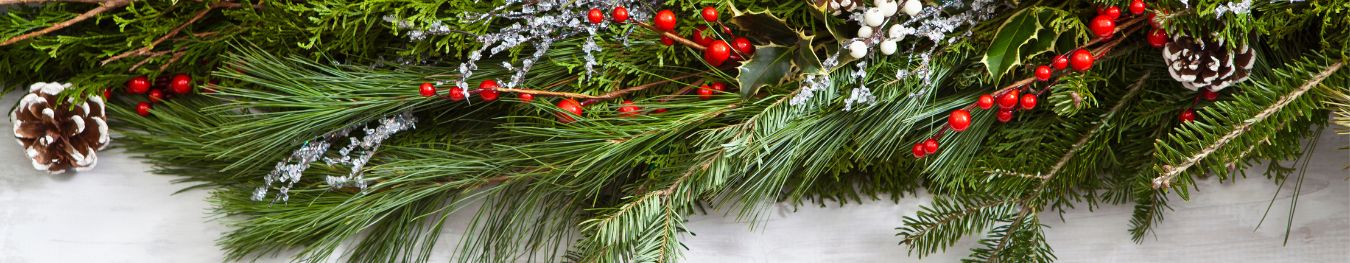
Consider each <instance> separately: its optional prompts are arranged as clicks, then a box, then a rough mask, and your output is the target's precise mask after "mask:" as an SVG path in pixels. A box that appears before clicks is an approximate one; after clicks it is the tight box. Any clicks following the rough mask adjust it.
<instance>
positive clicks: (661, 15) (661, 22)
mask: <svg viewBox="0 0 1350 263" xmlns="http://www.w3.org/2000/svg"><path fill="white" fill-rule="evenodd" d="M652 24H653V26H655V27H656V30H660V31H672V30H675V12H671V11H670V9H666V10H661V11H660V12H656V17H653V18H652Z"/></svg>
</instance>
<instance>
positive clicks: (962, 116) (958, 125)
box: [947, 109, 970, 131]
mask: <svg viewBox="0 0 1350 263" xmlns="http://www.w3.org/2000/svg"><path fill="white" fill-rule="evenodd" d="M947 124H949V125H951V126H952V130H955V131H964V130H966V128H970V112H969V111H966V110H961V109H958V110H955V111H952V115H951V116H948V117H947Z"/></svg>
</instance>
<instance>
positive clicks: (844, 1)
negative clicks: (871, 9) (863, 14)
mask: <svg viewBox="0 0 1350 263" xmlns="http://www.w3.org/2000/svg"><path fill="white" fill-rule="evenodd" d="M815 1H816V6H824V7H825V11H826V12H829V13H830V14H831V15H836V16H837V15H839V14H843V13H844V12H853V11H854V10H858V9H860V8H862V6H863V3H862V0H815Z"/></svg>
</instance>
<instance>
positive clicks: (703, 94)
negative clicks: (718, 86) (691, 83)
mask: <svg viewBox="0 0 1350 263" xmlns="http://www.w3.org/2000/svg"><path fill="white" fill-rule="evenodd" d="M712 95H713V89H712V88H711V87H708V85H703V86H702V87H698V98H699V99H703V100H706V99H711V98H712Z"/></svg>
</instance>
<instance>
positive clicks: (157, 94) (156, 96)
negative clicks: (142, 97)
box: [146, 89, 164, 103]
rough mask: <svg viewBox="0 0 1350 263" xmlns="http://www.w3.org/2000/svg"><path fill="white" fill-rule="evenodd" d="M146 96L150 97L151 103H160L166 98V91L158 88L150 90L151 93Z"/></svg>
mask: <svg viewBox="0 0 1350 263" xmlns="http://www.w3.org/2000/svg"><path fill="white" fill-rule="evenodd" d="M146 97H147V98H149V99H150V103H159V102H160V101H163V100H164V92H163V91H159V90H157V89H156V90H150V95H146Z"/></svg>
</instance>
